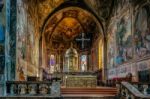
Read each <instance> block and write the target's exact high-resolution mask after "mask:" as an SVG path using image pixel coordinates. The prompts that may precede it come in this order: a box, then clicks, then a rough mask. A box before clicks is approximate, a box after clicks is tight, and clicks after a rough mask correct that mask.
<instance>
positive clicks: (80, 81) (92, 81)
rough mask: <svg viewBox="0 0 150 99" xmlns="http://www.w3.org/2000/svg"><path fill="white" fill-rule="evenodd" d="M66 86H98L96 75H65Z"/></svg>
mask: <svg viewBox="0 0 150 99" xmlns="http://www.w3.org/2000/svg"><path fill="white" fill-rule="evenodd" d="M63 81H64V83H65V87H84V88H85V87H86V88H87V87H96V86H97V79H96V76H95V75H65V76H64V78H63Z"/></svg>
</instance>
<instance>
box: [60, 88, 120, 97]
mask: <svg viewBox="0 0 150 99" xmlns="http://www.w3.org/2000/svg"><path fill="white" fill-rule="evenodd" d="M61 94H62V96H72V97H73V96H75V97H76V96H82V95H91V96H103V97H105V96H115V95H117V89H116V88H112V87H98V88H97V87H96V88H61Z"/></svg>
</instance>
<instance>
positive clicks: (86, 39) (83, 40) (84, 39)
mask: <svg viewBox="0 0 150 99" xmlns="http://www.w3.org/2000/svg"><path fill="white" fill-rule="evenodd" d="M76 40H77V41H81V43H82V44H81V46H82V49H84V43H85V41H90V39H89V38H85V33H82V36H81V38H77V39H76Z"/></svg>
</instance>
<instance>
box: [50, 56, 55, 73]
mask: <svg viewBox="0 0 150 99" xmlns="http://www.w3.org/2000/svg"><path fill="white" fill-rule="evenodd" d="M49 66H50V73H54V70H55V55H50V61H49Z"/></svg>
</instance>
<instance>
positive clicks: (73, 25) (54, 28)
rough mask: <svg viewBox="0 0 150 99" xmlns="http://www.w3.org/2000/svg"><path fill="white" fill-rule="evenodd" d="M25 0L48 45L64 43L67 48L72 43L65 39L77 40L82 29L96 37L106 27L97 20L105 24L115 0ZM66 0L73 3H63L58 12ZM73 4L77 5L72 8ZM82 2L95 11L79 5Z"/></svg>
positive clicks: (87, 36)
mask: <svg viewBox="0 0 150 99" xmlns="http://www.w3.org/2000/svg"><path fill="white" fill-rule="evenodd" d="M25 2H26V3H27V4H28V12H29V15H30V16H31V17H32V19H33V20H34V21H36V22H37V23H36V24H38V26H37V28H38V29H39V31H42V32H43V34H44V36H45V39H46V42H48V43H47V44H49V45H48V46H55V45H57V46H56V48H59V47H62V46H63V47H65V48H66V46H69V44H67V43H66V42H68V41H69V42H70V41H75V39H76V38H77V37H78V36H80V35H81V33H83V32H84V33H85V37H86V38H90V39H91V40H93V39H96V38H97V36H98V35H99V34H100V32H103V29H104V28H103V27H98V25H97V23H98V21H101V23H102V24H101V25H103V26H105V25H106V22H107V21H108V18H109V16H110V15H111V10H112V6H113V0H25ZM67 2H70V3H68V5H65V6H66V7H65V6H62V8H61V9H59V10H58V11H55V10H56V9H57V8H58V7H59V6H61V5H63V4H64V3H66V4H67ZM70 4H76V5H75V6H76V7H69V5H70ZM82 4H85V5H86V8H87V9H90V10H91V11H92V12H93V13H95V14H94V15H93V14H91V12H90V11H87V10H84V9H80V7H79V6H81V7H82ZM51 13H53V14H51ZM96 16H97V17H96ZM95 18H99V19H100V20H95ZM75 45H76V46H77V47H78V48H79V46H80V45H79V43H78V42H76V44H75ZM87 45H89V44H87ZM86 47H88V46H86Z"/></svg>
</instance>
